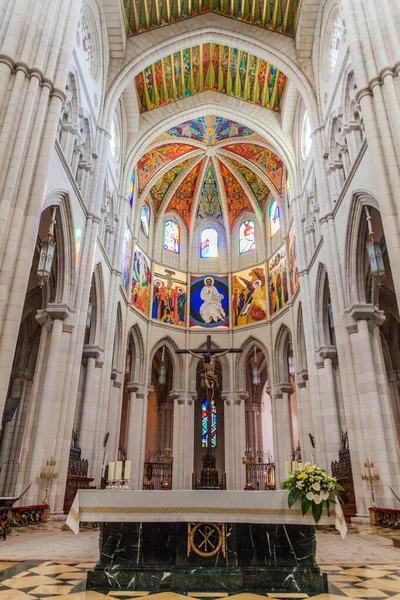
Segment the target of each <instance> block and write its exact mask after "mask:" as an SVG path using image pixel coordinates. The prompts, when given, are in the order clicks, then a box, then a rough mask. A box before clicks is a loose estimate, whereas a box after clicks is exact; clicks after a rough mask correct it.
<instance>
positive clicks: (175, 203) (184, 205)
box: [167, 160, 203, 229]
mask: <svg viewBox="0 0 400 600" xmlns="http://www.w3.org/2000/svg"><path fill="white" fill-rule="evenodd" d="M202 164H203V160H201V161H200V162H199V163H198V164H197V165H196V166H195V167H194V168H193V169H192V170H191V171H190V172H189V174H188V175H187V177H185V179H184V180H183V181H182V182H181V184H180V185H179V186H178V189H177V190H176V192H175V193H174V195H173V196H172V198H171V200H170V202H169V204H168V208H167V211H170V210H176V211H177V212H178V213H179V214H180V216H181V217H183V218H184V219H185V221H186V225H187V227H188V229H189V227H190V211H191V208H192V202H193V196H194V193H195V191H196V184H197V179H198V176H199V173H200V169H201V166H202Z"/></svg>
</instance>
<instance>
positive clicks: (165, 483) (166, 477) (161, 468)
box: [143, 448, 174, 490]
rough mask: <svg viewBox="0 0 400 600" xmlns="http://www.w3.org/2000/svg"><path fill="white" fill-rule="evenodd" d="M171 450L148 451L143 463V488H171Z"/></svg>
mask: <svg viewBox="0 0 400 600" xmlns="http://www.w3.org/2000/svg"><path fill="white" fill-rule="evenodd" d="M173 460H174V459H173V457H172V456H171V450H170V449H169V448H166V449H165V450H164V451H161V450H156V451H155V452H150V451H149V452H148V453H147V455H146V460H145V463H144V471H143V489H144V490H170V489H172V463H173Z"/></svg>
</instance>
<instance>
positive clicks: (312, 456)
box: [311, 454, 314, 465]
mask: <svg viewBox="0 0 400 600" xmlns="http://www.w3.org/2000/svg"><path fill="white" fill-rule="evenodd" d="M311 464H312V465H313V464H314V454H311Z"/></svg>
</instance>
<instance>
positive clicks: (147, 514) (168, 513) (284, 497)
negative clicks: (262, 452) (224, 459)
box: [67, 490, 347, 537]
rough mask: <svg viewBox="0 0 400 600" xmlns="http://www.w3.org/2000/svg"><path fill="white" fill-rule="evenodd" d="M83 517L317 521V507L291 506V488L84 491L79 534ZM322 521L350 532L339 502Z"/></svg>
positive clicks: (76, 518)
mask: <svg viewBox="0 0 400 600" xmlns="http://www.w3.org/2000/svg"><path fill="white" fill-rule="evenodd" d="M79 522H106V523H123V522H134V523H168V522H175V523H178V522H181V523H263V524H280V525H315V522H314V519H313V517H312V514H311V512H310V513H308V514H307V515H306V516H305V517H303V516H302V514H301V509H300V503H299V502H297V503H296V504H295V505H294V506H293V507H292V508H288V492H287V491H286V490H279V491H278V490H277V491H268V492H261V491H236V490H233V491H225V490H224V491H222V490H219V491H215V490H210V491H208V490H193V491H190V490H168V491H145V490H143V491H139V490H138V491H136V490H131V491H117V490H78V492H77V494H76V496H75V500H74V502H73V504H72V507H71V510H70V511H69V514H68V517H67V525H69V527H70V528H71V529H72V531H74V532H75V533H79ZM319 524H320V525H335V527H336V529H337V530H338V531H339V532H340V534H341V536H342V537H345V535H346V533H347V527H346V522H345V520H344V517H343V513H342V509H341V506H340V504H339V503H337V504H333V503H331V516H330V517H328V516H327V515H326V514H324V516H322V517H321V520H320V522H319Z"/></svg>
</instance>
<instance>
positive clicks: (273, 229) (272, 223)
mask: <svg viewBox="0 0 400 600" xmlns="http://www.w3.org/2000/svg"><path fill="white" fill-rule="evenodd" d="M280 228H281V219H280V211H279V204H278V203H277V201H276V200H274V201H273V202H272V203H271V204H270V207H269V230H270V235H271V237H274V235H275V234H276V233H277V232H278V231H279V230H280Z"/></svg>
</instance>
